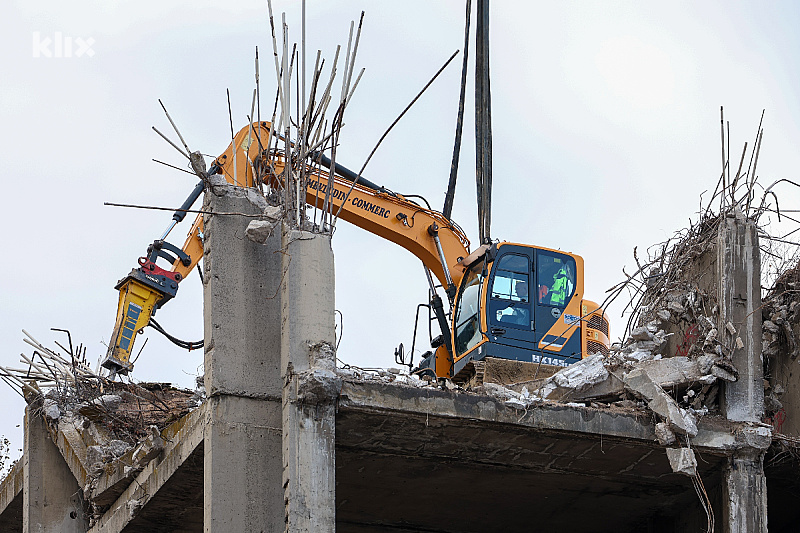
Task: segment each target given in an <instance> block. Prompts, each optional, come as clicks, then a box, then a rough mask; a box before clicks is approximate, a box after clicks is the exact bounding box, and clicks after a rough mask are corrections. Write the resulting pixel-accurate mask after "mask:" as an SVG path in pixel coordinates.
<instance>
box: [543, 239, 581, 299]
mask: <svg viewBox="0 0 800 533" xmlns="http://www.w3.org/2000/svg"><path fill="white" fill-rule="evenodd" d="M536 277H537V301H538V303H539V304H541V305H549V306H552V307H560V308H562V309H563V308H564V307H565V306H566V305H567V302H569V299H570V298H571V297H572V294H573V293H574V292H575V260H574V259H572V258H571V257H569V256H567V255H561V254H554V253H549V252H539V253H538V254H537V265H536Z"/></svg>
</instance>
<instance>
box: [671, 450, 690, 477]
mask: <svg viewBox="0 0 800 533" xmlns="http://www.w3.org/2000/svg"><path fill="white" fill-rule="evenodd" d="M667 458H668V459H669V465H670V467H672V471H673V472H675V473H676V474H684V475H687V476H690V477H697V459H696V458H695V456H694V450H692V449H691V448H667Z"/></svg>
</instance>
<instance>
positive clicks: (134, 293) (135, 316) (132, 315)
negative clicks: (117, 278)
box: [103, 277, 164, 374]
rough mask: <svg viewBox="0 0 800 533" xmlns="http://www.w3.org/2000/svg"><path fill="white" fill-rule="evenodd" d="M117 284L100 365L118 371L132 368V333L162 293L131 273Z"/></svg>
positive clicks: (143, 323) (147, 318)
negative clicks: (111, 329) (108, 340)
mask: <svg viewBox="0 0 800 533" xmlns="http://www.w3.org/2000/svg"><path fill="white" fill-rule="evenodd" d="M117 288H118V289H119V306H118V308H117V322H116V324H115V325H114V333H113V335H112V337H111V343H110V344H109V346H108V353H107V354H106V358H105V360H103V367H104V368H107V369H109V370H111V371H112V372H116V373H118V374H127V373H128V372H129V371H131V370H133V364H132V363H131V362H130V360H131V351H132V350H133V341H134V339H135V338H136V333H137V332H138V331H139V330H141V329H142V328H144V327H146V326H147V324H148V323H149V322H150V316H151V315H152V314H153V308H154V307H155V305H156V304H157V303H158V301H159V300H161V299H162V298H163V297H164V294H163V293H161V292H158V291H156V290H155V289H153V288H151V287H149V286H148V285H145V284H144V283H141V282H140V281H138V280H136V279H134V278H132V277H128V278H126V279H125V280H123V281H122V283H120V284H119V285H117Z"/></svg>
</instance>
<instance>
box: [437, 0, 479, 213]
mask: <svg viewBox="0 0 800 533" xmlns="http://www.w3.org/2000/svg"><path fill="white" fill-rule="evenodd" d="M471 12H472V1H471V0H467V21H466V24H465V28H464V61H463V63H462V64H461V95H460V96H459V99H458V118H457V119H456V139H455V142H454V144H453V160H452V162H451V163H450V181H449V182H448V184H447V193H446V194H445V196H444V209H442V214H443V215H444V217H445V218H446V219H447V220H450V215H451V214H452V212H453V200H454V198H455V195H456V179H457V178H458V160H459V156H460V154H461V132H462V130H463V129H464V99H465V97H466V90H467V62H468V61H467V60H468V59H469V20H470V14H471Z"/></svg>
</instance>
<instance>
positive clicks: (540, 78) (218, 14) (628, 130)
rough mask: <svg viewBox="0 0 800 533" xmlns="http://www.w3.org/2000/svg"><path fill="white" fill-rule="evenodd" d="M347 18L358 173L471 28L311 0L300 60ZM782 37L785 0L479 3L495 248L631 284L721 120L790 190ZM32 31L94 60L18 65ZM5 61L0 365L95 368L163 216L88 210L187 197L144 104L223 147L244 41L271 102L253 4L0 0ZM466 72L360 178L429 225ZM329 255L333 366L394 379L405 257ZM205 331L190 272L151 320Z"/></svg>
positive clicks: (597, 296) (417, 284)
mask: <svg viewBox="0 0 800 533" xmlns="http://www.w3.org/2000/svg"><path fill="white" fill-rule="evenodd" d="M223 6H224V7H223ZM299 6H300V3H299V2H297V1H295V2H288V1H277V0H276V2H275V4H274V9H275V12H276V14H279V13H281V12H283V11H286V12H287V19H288V22H289V25H290V28H291V30H290V31H291V32H292V35H291V38H292V39H293V40H295V39H298V38H299V34H300V24H299V11H300V9H299ZM362 9H364V10H365V11H366V17H365V22H364V30H363V37H362V42H361V47H360V50H359V56H358V60H357V66H358V67H365V68H366V73H365V75H364V78H363V79H362V81H361V84H360V85H359V87H358V90H357V92H356V96H355V98H354V100H353V103H352V105H351V107H350V108H349V109H348V112H347V115H346V117H345V122H346V127H345V130H344V135H343V137H342V143H343V145H342V147H341V150H340V152H339V155H337V160H338V161H340V162H342V163H343V164H345V165H347V166H349V167H351V168H356V169H357V168H359V167H360V166H361V164H362V163H363V161H364V159H365V158H366V156H367V154H368V153H369V152H370V150H371V149H372V148H373V146H374V144H375V143H376V142H377V140H378V138H379V137H380V136H381V134H382V133H383V132H384V131H385V129H386V128H387V127H388V126H389V124H390V123H391V122H392V121H393V120H394V118H395V117H396V116H397V114H398V113H399V112H400V111H401V110H402V109H403V108H404V107H405V106H406V104H407V103H408V102H409V101H410V100H411V98H413V96H414V95H415V94H416V93H417V91H418V90H419V89H420V88H421V87H422V86H423V85H424V84H425V83H426V82H427V80H428V79H429V78H430V76H431V75H432V74H433V73H434V72H435V71H436V70H437V69H438V68H439V67H440V66H441V64H442V63H443V62H444V61H445V59H447V57H449V55H450V54H451V53H452V52H453V51H454V50H456V49H460V48H462V45H463V24H464V19H463V17H464V14H463V11H464V8H463V2H461V1H441V2H429V1H408V0H406V1H404V2H363V1H362V2H356V1H336V2H331V1H328V2H314V1H309V2H308V19H307V32H308V44H307V47H308V50H309V56H311V55H312V54H314V53H316V50H317V49H321V50H322V52H323V57H326V58H328V60H329V61H330V60H331V59H332V57H333V52H334V48H335V45H336V44H342V45H346V42H347V31H348V27H349V22H350V20H357V19H358V16H359V13H360V11H361V10H362ZM278 16H279V15H278ZM798 23H800V17H799V16H798V9H797V7H796V6H795V4H794V3H793V2H788V1H787V2H769V3H764V2H759V3H754V2H632V1H631V2H619V1H617V2H611V1H607V2H602V3H601V2H539V1H531V2H510V1H502V0H495V1H494V2H492V11H491V54H492V55H491V75H492V104H493V109H492V115H493V133H494V138H493V144H494V170H493V174H494V198H493V221H492V234H493V237H495V238H499V239H502V240H508V241H516V242H528V243H533V244H538V245H541V246H547V247H552V248H560V249H563V250H568V251H571V252H575V253H578V254H580V255H582V256H583V257H584V259H585V262H586V287H587V289H586V292H587V296H588V297H589V298H590V299H594V300H596V301H598V302H599V301H602V300H603V298H604V292H605V290H606V289H607V288H609V287H611V286H612V285H614V284H615V283H616V282H618V281H619V280H621V279H622V275H621V269H622V267H623V266H625V265H628V270H629V271H630V270H631V268H630V265H631V264H632V263H633V259H632V254H631V252H632V249H633V247H634V246H639V248H640V249H643V248H645V247H647V246H648V245H650V244H652V243H656V242H660V241H663V240H665V239H666V238H667V237H668V236H671V235H672V233H673V232H674V231H675V230H676V229H679V228H682V227H684V226H686V222H687V219H688V218H689V217H690V216H692V215H693V214H694V213H695V212H696V211H697V209H698V204H699V195H700V193H702V192H703V191H706V190H710V189H713V188H714V185H715V184H716V180H717V178H718V176H719V174H720V148H719V147H720V133H719V107H720V105H724V106H725V110H726V117H727V118H728V119H729V120H730V122H731V133H732V135H731V137H732V141H731V147H732V151H733V152H734V154H735V156H734V158H738V155H739V154H740V152H741V147H742V144H743V143H744V142H745V141H748V142H749V143H751V144H752V140H753V137H754V135H755V132H756V127H757V124H758V118H759V116H760V114H761V110H762V108H766V110H767V113H766V119H765V135H764V144H763V147H762V151H761V156H760V159H759V174H760V175H761V176H762V181H763V182H765V183H767V184H768V183H771V182H772V181H774V180H776V179H778V178H789V179H793V178H794V177H795V176H794V174H795V173H794V169H795V168H796V167H797V166H798V158H799V157H798V152H797V148H796V147H797V146H800V131H798V127H797V124H798V118H799V117H798V115H799V114H800V108H798V105H799V102H798V99H797V97H796V94H797V87H800V71H798V58H799V57H800V56H798V53H797V50H800V47H799V46H798V44H800V43H798V40H799V38H798V33H797V31H796V28H797V27H798ZM473 27H474V24H473ZM34 32H40V33H39V35H40V37H41V38H42V39H44V38H47V37H49V38H51V39H53V38H54V37H55V32H61V34H62V36H65V37H66V36H69V37H72V38H73V39H77V38H81V39H84V40H87V39H89V38H91V39H94V43H93V44H92V45H91V48H92V51H93V52H94V55H93V57H87V56H86V55H84V56H82V57H70V58H66V57H61V58H55V57H52V58H46V57H38V58H37V57H34V54H33V39H34V37H33V36H34ZM75 42H76V44H75V45H74V51H77V49H78V48H79V46H78V44H77V41H75ZM0 44H2V48H0V61H2V63H1V65H2V68H3V74H2V78H0V142H1V143H2V146H3V148H4V156H5V160H6V166H5V172H4V177H3V181H2V183H3V185H4V187H3V189H4V192H5V194H4V198H5V199H6V200H5V202H4V203H3V207H2V209H0V223H1V224H2V226H0V227H2V228H4V230H5V232H4V234H3V238H2V241H3V242H4V249H5V257H6V259H5V260H4V261H2V263H0V288H1V289H2V292H0V294H2V306H1V307H0V313H2V319H1V320H0V346H2V347H3V351H2V354H0V364H3V365H10V366H15V365H16V362H17V360H18V357H19V353H20V352H21V351H25V352H26V353H30V349H29V348H28V347H27V345H25V344H23V342H22V340H21V338H22V333H21V329H22V328H25V329H26V330H28V331H30V332H31V333H32V334H33V335H34V336H35V337H37V338H38V339H39V340H41V341H43V342H45V343H47V344H51V343H52V341H53V339H59V340H60V339H61V337H60V336H57V335H56V334H55V333H53V332H51V331H49V328H51V327H59V328H68V329H70V330H71V331H72V334H73V338H74V339H75V340H76V342H83V343H84V344H86V345H87V346H88V347H89V351H88V354H89V356H90V357H91V359H92V360H93V361H94V360H96V359H97V358H98V357H100V356H102V355H103V354H104V353H105V347H104V345H103V342H104V341H107V340H108V338H109V336H110V333H111V329H112V327H113V322H114V318H115V313H116V307H117V292H116V291H115V290H114V288H113V286H114V284H115V283H116V281H117V280H118V279H120V278H121V277H124V276H125V275H126V274H127V273H128V271H129V270H130V269H131V268H132V267H133V266H135V264H136V263H135V262H136V258H137V257H139V256H140V255H143V253H144V251H145V248H146V246H147V244H148V243H149V242H151V241H152V240H153V239H155V238H157V237H158V236H160V234H161V232H162V231H163V229H164V228H165V227H166V225H167V223H168V221H169V219H170V214H169V213H165V212H156V211H140V210H131V209H121V208H112V207H104V206H103V205H102V204H103V202H104V201H111V202H124V203H136V204H149V205H158V206H177V205H179V204H180V203H181V202H182V201H183V199H184V198H185V196H186V195H187V194H188V193H189V191H190V190H191V188H192V187H193V186H194V182H195V180H194V179H193V178H191V177H190V176H188V175H186V174H183V173H180V172H177V171H174V170H171V169H168V168H166V167H162V166H160V165H157V164H155V163H153V162H151V161H150V160H151V158H157V159H162V160H166V161H168V162H171V163H173V164H177V165H183V164H184V162H183V161H182V160H181V159H182V158H181V157H180V156H179V155H178V154H177V153H176V152H175V151H174V150H173V149H172V148H171V147H169V146H168V145H166V143H164V142H163V141H162V140H161V139H160V138H158V137H157V136H156V135H155V134H154V133H153V132H152V131H151V130H150V127H151V126H153V125H155V126H156V127H158V128H159V129H161V130H162V131H165V132H166V131H167V130H169V124H168V123H167V121H166V119H165V117H164V116H163V113H162V111H161V109H160V107H159V105H158V102H157V99H158V98H161V99H162V100H163V101H164V103H165V104H166V105H167V108H168V109H169V110H170V113H171V114H172V116H173V118H174V119H175V120H176V122H177V124H178V126H179V128H180V129H181V131H182V133H183V134H184V137H185V138H186V140H187V142H188V143H189V146H190V147H191V148H192V149H193V150H201V151H203V152H204V153H206V154H219V153H221V152H222V151H223V150H224V149H225V148H226V147H227V144H228V141H229V135H230V131H229V125H228V115H227V104H226V99H225V89H226V88H230V89H231V98H232V102H233V111H234V120H235V123H236V128H237V129H238V128H239V127H241V126H242V125H243V124H244V123H245V120H246V118H245V115H246V114H247V113H248V112H249V105H250V97H251V94H252V90H253V85H254V82H253V52H254V47H255V46H256V45H258V46H259V50H260V51H261V57H262V68H261V72H262V106H263V107H264V108H265V109H267V108H271V102H272V98H273V94H274V93H273V91H274V69H273V68H272V64H271V63H270V62H269V61H270V60H271V55H270V54H271V44H270V40H269V26H268V19H267V9H266V3H265V2H263V1H260V0H258V1H256V0H252V1H250V0H247V1H245V0H240V1H229V2H224V3H223V2H212V1H209V0H192V1H188V0H173V1H171V2H156V1H151V0H143V1H138V2H131V1H128V2H107V1H101V0H95V1H88V0H82V1H73V2H59V1H55V0H46V1H39V2H28V1H18V0H5V1H4V2H3V3H2V5H0ZM50 50H51V51H54V47H52V46H51V48H50ZM471 53H472V50H471ZM459 77H460V59H457V60H456V61H454V62H453V63H452V64H451V66H450V67H449V68H448V70H447V71H445V73H444V74H443V75H442V76H441V77H440V79H439V80H437V81H436V83H435V84H434V85H433V86H432V87H431V88H430V89H429V90H428V92H427V93H426V94H425V95H424V96H423V97H422V98H421V99H420V101H419V102H418V103H417V104H416V106H415V107H414V108H413V109H412V110H411V111H410V112H409V113H408V115H407V116H406V117H405V118H404V119H403V121H402V122H401V123H400V124H399V125H398V126H397V127H396V128H395V129H394V130H393V131H392V133H391V134H390V136H389V137H388V138H387V139H386V141H384V143H383V145H382V147H381V149H380V150H379V151H378V153H377V154H376V156H375V157H374V158H373V160H372V162H371V163H370V165H369V167H368V168H367V170H366V172H365V177H367V178H368V179H370V180H372V181H374V182H377V183H379V184H384V185H386V186H388V187H390V188H392V189H393V190H396V191H398V192H401V193H414V194H421V195H424V196H425V197H426V198H428V200H429V201H430V202H431V203H432V204H433V206H434V207H437V208H441V205H442V202H443V197H444V191H445V188H446V185H447V178H448V174H449V165H450V158H451V155H452V145H453V133H454V123H455V116H456V109H457V102H458V83H459ZM471 83H472V76H470V84H471ZM471 90H472V87H471V86H470V88H469V90H468V94H469V93H470V91H471ZM263 114H264V115H265V114H266V113H263ZM472 131H473V122H472V111H471V102H468V103H467V114H466V122H465V129H464V132H465V140H464V147H463V150H462V159H461V172H460V182H459V187H458V191H457V194H456V206H455V210H454V219H455V220H456V221H457V222H459V223H460V224H461V225H462V226H463V227H464V228H465V229H466V230H467V233H468V234H469V235H470V237H471V238H472V240H473V242H475V240H476V234H477V224H476V208H475V187H474V180H473V177H472V176H473V171H474V170H473V169H474V150H473V144H472V143H473V140H472ZM779 191H780V194H781V202H782V207H784V208H795V206H796V203H797V202H796V200H797V198H798V195H797V194H796V192H795V191H793V190H790V189H779ZM708 194H709V193H706V197H707V196H708ZM792 204H795V205H792ZM188 225H189V224H188V222H186V223H184V224H183V226H184V227H179V228H178V230H176V231H175V232H174V233H173V235H172V240H173V242H176V243H177V244H179V245H180V244H182V240H183V237H184V235H185V233H186V231H188ZM334 250H335V253H336V269H337V278H336V283H337V287H336V291H337V294H336V300H337V308H338V309H340V310H341V311H342V313H343V315H344V337H343V340H342V343H341V346H340V352H339V357H340V358H341V359H343V360H345V361H346V362H349V363H352V364H356V365H360V366H395V364H394V360H393V357H392V352H393V349H394V347H395V346H396V345H397V344H398V343H399V342H401V341H402V342H403V343H404V344H405V345H406V347H409V346H410V344H411V334H412V329H413V320H414V318H413V315H414V309H415V306H416V304H417V303H419V302H422V301H424V300H425V298H426V284H425V281H424V277H423V274H422V268H421V266H420V264H419V261H418V260H417V259H416V258H414V257H413V256H411V255H410V254H408V253H407V252H406V251H405V250H402V249H400V248H398V247H396V246H394V245H392V244H390V243H388V242H384V241H383V240H381V239H379V238H377V237H374V236H372V235H370V234H368V233H366V232H364V231H362V230H360V229H358V228H352V227H348V226H347V225H346V223H343V224H341V225H340V226H339V229H338V231H337V234H336V236H335V238H334ZM610 312H611V315H612V320H613V322H612V336H613V333H614V331H613V330H614V329H616V331H617V333H619V332H620V330H621V329H622V325H623V321H622V320H621V319H620V318H619V316H620V312H621V307H619V306H617V307H612V308H611V309H610ZM201 318H202V302H201V290H200V283H199V281H198V279H197V278H196V275H193V276H192V277H191V278H189V279H187V280H186V281H185V282H184V283H182V285H181V289H180V292H179V295H178V298H177V299H176V300H174V301H173V302H171V303H170V304H168V306H167V307H165V308H164V309H163V310H162V311H160V312H159V319H160V322H161V323H162V324H163V325H164V326H165V327H166V328H167V329H168V330H169V331H171V332H173V333H174V334H176V335H177V336H179V337H182V338H186V339H188V340H195V339H199V338H201V337H202V320H201ZM147 336H148V337H150V341H149V343H148V345H147V348H146V349H145V351H144V352H143V354H142V356H141V359H139V361H138V363H137V365H136V370H135V371H134V377H135V378H136V379H139V380H154V381H155V380H157V381H171V382H175V383H177V384H179V385H183V386H192V385H193V379H194V375H196V374H198V373H199V372H200V371H201V370H200V365H201V363H202V354H201V353H200V352H193V353H191V354H187V353H186V352H183V351H181V350H179V349H177V348H175V347H173V346H172V345H171V344H169V343H167V342H166V341H162V339H161V338H160V336H159V335H157V334H155V333H148V334H147ZM140 343H141V341H140ZM0 405H1V406H2V409H0V435H2V434H5V435H7V436H8V437H9V438H11V439H12V440H13V442H14V446H15V448H21V447H22V437H21V430H20V429H19V428H17V427H15V426H16V425H17V424H19V423H20V422H21V418H22V407H23V404H22V401H21V400H20V399H19V397H16V396H15V395H14V394H13V392H12V391H11V390H10V389H9V388H8V387H6V386H5V385H3V386H0Z"/></svg>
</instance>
